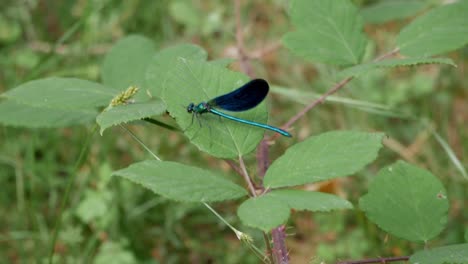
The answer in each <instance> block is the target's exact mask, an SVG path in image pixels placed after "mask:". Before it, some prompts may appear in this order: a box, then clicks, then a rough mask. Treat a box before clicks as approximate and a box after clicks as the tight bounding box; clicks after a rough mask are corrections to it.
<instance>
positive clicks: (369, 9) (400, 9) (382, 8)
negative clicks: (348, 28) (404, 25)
mask: <svg viewBox="0 0 468 264" xmlns="http://www.w3.org/2000/svg"><path fill="white" fill-rule="evenodd" d="M426 6H427V4H426V3H424V2H423V1H421V0H392V1H385V0H384V1H378V2H376V3H375V4H372V5H369V6H366V7H364V8H363V9H362V10H361V15H362V16H363V18H364V21H365V22H366V23H375V24H378V23H385V22H388V21H392V20H397V19H404V18H407V17H410V16H414V15H415V14H416V13H417V12H419V11H421V10H422V9H423V8H425V7H426Z"/></svg>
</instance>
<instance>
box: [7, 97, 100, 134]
mask: <svg viewBox="0 0 468 264" xmlns="http://www.w3.org/2000/svg"><path fill="white" fill-rule="evenodd" d="M0 113H2V114H1V115H0V123H2V124H4V125H7V126H19V127H29V128H37V127H46V128H52V127H65V126H72V125H81V124H86V123H90V122H92V121H93V120H94V118H96V115H97V111H95V110H80V109H70V110H69V109H54V108H48V107H37V106H30V105H26V104H21V103H17V102H14V101H12V100H6V101H3V102H1V103H0Z"/></svg>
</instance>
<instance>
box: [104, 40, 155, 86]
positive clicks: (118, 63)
mask: <svg viewBox="0 0 468 264" xmlns="http://www.w3.org/2000/svg"><path fill="white" fill-rule="evenodd" d="M154 54H155V48H154V44H153V41H151V40H150V39H148V38H146V37H143V36H139V35H133V36H128V37H125V38H123V39H121V40H119V41H118V42H117V43H116V44H115V45H114V46H112V49H111V50H110V51H109V52H108V53H107V54H106V57H105V58H104V63H103V65H102V82H103V83H104V84H105V85H106V86H108V87H112V88H116V89H119V90H120V89H125V88H127V87H129V86H138V87H140V88H144V87H143V85H144V81H145V71H146V68H147V66H148V64H149V62H150V61H151V57H152V56H153V55H154Z"/></svg>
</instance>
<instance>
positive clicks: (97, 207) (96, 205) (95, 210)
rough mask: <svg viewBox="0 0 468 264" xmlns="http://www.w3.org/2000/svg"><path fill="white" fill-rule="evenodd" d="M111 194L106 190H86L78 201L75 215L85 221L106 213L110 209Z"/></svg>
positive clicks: (88, 221)
mask: <svg viewBox="0 0 468 264" xmlns="http://www.w3.org/2000/svg"><path fill="white" fill-rule="evenodd" d="M111 198H112V194H111V193H110V192H108V191H99V192H97V191H87V192H86V193H85V198H84V199H83V200H82V201H81V202H80V203H79V205H78V207H77V209H76V215H77V216H78V217H79V218H80V219H81V221H83V222H85V223H90V222H91V221H93V220H95V219H97V218H100V217H102V216H104V215H106V214H107V213H108V211H109V209H110V207H109V206H110V203H111V201H110V200H111Z"/></svg>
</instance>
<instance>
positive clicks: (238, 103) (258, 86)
mask: <svg viewBox="0 0 468 264" xmlns="http://www.w3.org/2000/svg"><path fill="white" fill-rule="evenodd" d="M268 89H269V87H268V83H267V82H266V81H265V80H263V79H255V80H252V81H250V82H248V83H246V84H244V85H243V86H241V87H239V88H238V89H236V90H234V91H232V92H230V93H227V94H224V95H221V96H218V97H216V98H214V99H212V100H210V101H208V104H209V105H210V106H213V107H217V108H220V109H223V110H227V111H233V112H240V111H245V110H248V109H251V108H254V107H255V106H257V105H258V104H259V103H261V102H262V101H263V99H265V97H266V95H267V94H268Z"/></svg>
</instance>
